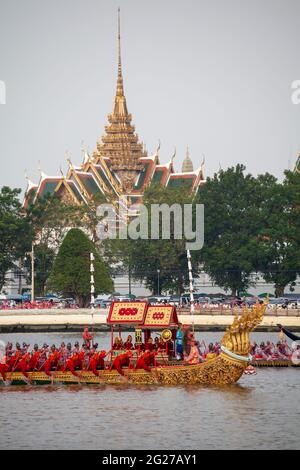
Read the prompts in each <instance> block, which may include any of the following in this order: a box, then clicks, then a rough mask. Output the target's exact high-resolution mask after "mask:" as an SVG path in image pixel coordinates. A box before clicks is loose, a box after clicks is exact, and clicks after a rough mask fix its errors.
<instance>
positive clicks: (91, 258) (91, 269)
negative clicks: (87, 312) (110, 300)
mask: <svg viewBox="0 0 300 470" xmlns="http://www.w3.org/2000/svg"><path fill="white" fill-rule="evenodd" d="M94 261H95V257H94V253H90V273H91V281H90V284H91V291H90V292H91V309H92V311H94V309H95V278H94V272H95V268H94Z"/></svg>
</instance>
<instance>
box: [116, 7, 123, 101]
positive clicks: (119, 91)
mask: <svg viewBox="0 0 300 470" xmlns="http://www.w3.org/2000/svg"><path fill="white" fill-rule="evenodd" d="M117 95H118V96H123V95H124V89H123V75H122V60H121V15H120V8H118V82H117Z"/></svg>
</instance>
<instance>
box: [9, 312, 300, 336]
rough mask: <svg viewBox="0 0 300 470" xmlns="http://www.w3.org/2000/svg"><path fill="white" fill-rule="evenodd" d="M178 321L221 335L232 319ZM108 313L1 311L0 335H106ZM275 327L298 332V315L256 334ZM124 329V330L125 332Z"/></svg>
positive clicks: (266, 323)
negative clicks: (88, 330)
mask: <svg viewBox="0 0 300 470" xmlns="http://www.w3.org/2000/svg"><path fill="white" fill-rule="evenodd" d="M178 314H179V315H178V316H179V321H180V322H181V323H183V324H194V328H195V330H196V331H224V330H225V329H226V327H227V326H229V325H231V324H232V322H233V319H234V314H233V312H228V314H224V313H222V314H220V312H218V311H216V312H213V313H212V312H209V313H207V314H204V313H201V314H195V315H190V314H189V312H184V311H182V312H178ZM107 315H108V310H105V309H99V310H98V309H97V310H95V311H94V313H92V312H91V310H89V309H77V310H70V309H66V310H28V311H26V312H24V310H20V311H16V310H13V311H9V310H6V311H2V312H1V313H0V333H14V332H15V333H17V332H18V333H19V332H28V333H29V332H41V333H42V332H68V331H69V332H73V331H74V332H80V331H82V330H83V328H84V326H86V325H88V326H90V327H93V329H94V330H95V331H108V330H109V329H110V327H109V326H108V325H107V323H106V320H107ZM277 324H281V325H283V326H285V327H287V328H288V329H290V330H291V331H295V332H298V331H300V312H299V311H295V314H294V315H292V314H291V311H289V314H288V315H286V313H285V312H281V314H280V313H278V312H277V313H276V315H274V314H273V315H272V314H269V312H268V314H267V315H265V317H264V319H263V321H262V323H261V325H260V326H259V327H258V328H257V331H270V332H272V331H278V328H277ZM124 329H125V328H124Z"/></svg>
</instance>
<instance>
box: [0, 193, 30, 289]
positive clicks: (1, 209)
mask: <svg viewBox="0 0 300 470" xmlns="http://www.w3.org/2000/svg"><path fill="white" fill-rule="evenodd" d="M20 192H21V190H20V189H11V188H9V187H7V186H4V187H3V188H2V189H1V191H0V289H1V288H2V287H3V286H4V284H5V275H6V273H7V271H8V270H9V269H11V268H12V267H13V263H14V261H16V260H18V259H20V258H22V257H23V256H24V255H25V253H26V252H27V251H29V250H30V247H31V242H32V239H33V232H32V229H31V227H30V224H29V222H28V220H27V219H26V218H25V217H24V214H23V210H22V206H21V204H20V200H19V194H20Z"/></svg>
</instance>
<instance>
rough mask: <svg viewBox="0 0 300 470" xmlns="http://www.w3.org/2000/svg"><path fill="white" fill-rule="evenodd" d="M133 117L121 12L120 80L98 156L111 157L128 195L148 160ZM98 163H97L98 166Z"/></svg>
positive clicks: (119, 43)
mask: <svg viewBox="0 0 300 470" xmlns="http://www.w3.org/2000/svg"><path fill="white" fill-rule="evenodd" d="M131 120H132V116H131V114H129V113H128V109H127V103H126V98H125V94H124V85H123V74H122V64H121V34H120V10H119V11H118V78H117V91H116V96H115V104H114V109H113V112H112V114H109V115H108V122H109V124H108V125H107V126H105V135H104V136H103V137H102V141H101V142H98V144H97V151H96V155H95V154H94V156H95V157H96V158H97V155H98V156H99V157H101V156H102V157H108V158H109V160H110V163H111V169H112V170H113V171H115V172H116V173H117V174H118V176H119V178H120V181H121V183H122V186H123V188H124V191H125V193H130V192H131V191H132V189H133V186H134V183H135V181H136V178H137V176H138V174H139V172H140V171H142V169H143V164H142V163H141V161H140V159H141V158H143V157H147V153H146V152H145V151H144V150H143V144H142V143H140V142H139V140H138V135H137V134H136V133H135V127H134V126H133V125H132V124H131ZM97 163H98V162H97Z"/></svg>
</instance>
